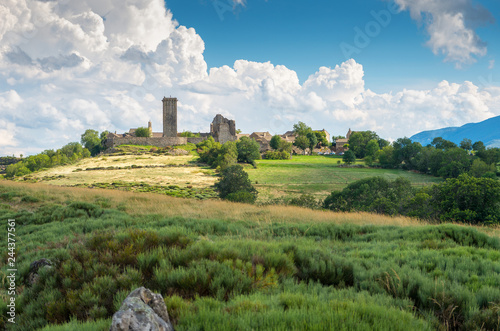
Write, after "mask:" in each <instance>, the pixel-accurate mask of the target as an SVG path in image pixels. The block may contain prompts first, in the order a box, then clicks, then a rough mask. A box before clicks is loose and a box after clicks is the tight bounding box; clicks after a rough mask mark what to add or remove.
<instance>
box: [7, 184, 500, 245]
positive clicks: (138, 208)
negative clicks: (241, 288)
mask: <svg viewBox="0 0 500 331" xmlns="http://www.w3.org/2000/svg"><path fill="white" fill-rule="evenodd" d="M0 186H7V187H13V188H15V189H16V190H19V191H22V192H25V193H27V194H31V195H34V196H37V195H39V196H41V197H44V199H47V198H48V199H51V200H53V201H60V202H64V201H68V200H70V201H71V200H79V201H87V202H94V201H95V200H96V198H97V197H102V198H105V199H108V200H109V202H110V204H111V207H118V206H124V207H125V209H126V211H127V213H129V214H131V215H139V216H140V215H147V214H158V215H162V216H166V217H173V216H180V217H183V218H190V219H207V218H211V219H221V220H228V221H234V222H256V223H259V224H268V223H269V224H270V223H310V224H311V226H314V224H315V223H334V224H356V225H380V226H425V225H431V224H430V223H428V222H424V221H420V220H417V219H414V218H409V217H403V216H396V217H391V216H385V215H378V214H369V213H360V212H357V213H334V212H331V211H319V210H311V209H306V208H300V207H294V206H265V207H262V206H255V205H248V204H240V203H233V202H227V201H221V200H204V201H199V200H193V199H182V198H173V197H169V196H164V195H159V194H153V193H134V192H124V191H119V190H104V189H88V188H75V187H59V186H54V185H47V184H43V183H36V184H31V183H20V182H13V181H8V180H0ZM457 225H459V226H472V225H464V224H457ZM473 227H474V228H476V229H478V230H479V231H481V232H483V233H486V234H487V235H490V236H494V237H500V227H499V226H473Z"/></svg>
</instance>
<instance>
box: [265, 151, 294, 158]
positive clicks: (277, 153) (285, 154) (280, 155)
mask: <svg viewBox="0 0 500 331" xmlns="http://www.w3.org/2000/svg"><path fill="white" fill-rule="evenodd" d="M264 158H265V159H268V160H289V159H290V153H288V152H285V151H282V152H280V151H267V152H266V153H264Z"/></svg>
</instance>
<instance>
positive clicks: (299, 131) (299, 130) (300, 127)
mask: <svg viewBox="0 0 500 331" xmlns="http://www.w3.org/2000/svg"><path fill="white" fill-rule="evenodd" d="M293 132H294V133H295V134H296V135H297V136H307V134H308V133H310V132H312V129H311V128H310V127H309V126H307V124H306V123H304V122H299V123H297V124H294V125H293Z"/></svg>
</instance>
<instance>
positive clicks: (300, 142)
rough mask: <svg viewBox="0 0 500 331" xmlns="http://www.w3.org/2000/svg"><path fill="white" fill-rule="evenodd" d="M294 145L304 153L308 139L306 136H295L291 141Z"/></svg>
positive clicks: (307, 145)
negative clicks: (293, 140)
mask: <svg viewBox="0 0 500 331" xmlns="http://www.w3.org/2000/svg"><path fill="white" fill-rule="evenodd" d="M293 144H294V145H295V146H297V147H298V148H300V149H301V150H302V151H303V153H304V154H306V149H307V147H309V139H307V137H306V136H298V137H297V138H295V142H294V143H293Z"/></svg>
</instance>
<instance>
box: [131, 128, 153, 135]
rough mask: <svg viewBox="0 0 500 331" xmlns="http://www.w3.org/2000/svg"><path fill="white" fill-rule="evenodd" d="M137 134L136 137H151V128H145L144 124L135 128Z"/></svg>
mask: <svg viewBox="0 0 500 331" xmlns="http://www.w3.org/2000/svg"><path fill="white" fill-rule="evenodd" d="M135 136H136V137H151V131H150V130H149V128H145V127H143V126H141V127H139V128H137V129H135Z"/></svg>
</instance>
